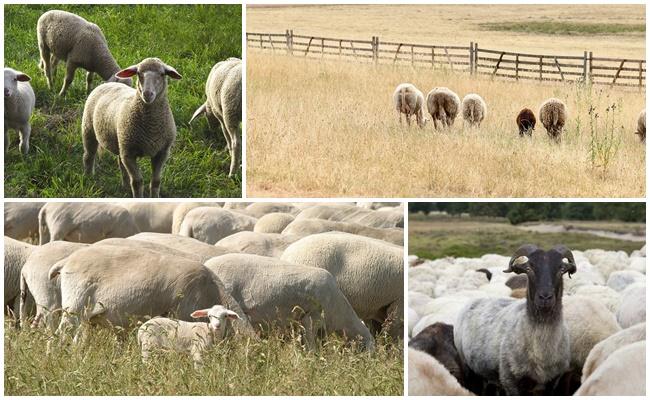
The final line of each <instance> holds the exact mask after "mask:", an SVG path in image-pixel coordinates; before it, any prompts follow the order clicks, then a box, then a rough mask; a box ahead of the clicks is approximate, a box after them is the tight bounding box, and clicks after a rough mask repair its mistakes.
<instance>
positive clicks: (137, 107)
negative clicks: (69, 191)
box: [81, 58, 182, 197]
mask: <svg viewBox="0 0 650 400" xmlns="http://www.w3.org/2000/svg"><path fill="white" fill-rule="evenodd" d="M136 74H137V75H138V83H137V85H136V86H137V88H136V89H133V88H131V87H129V86H125V85H122V84H119V83H104V84H101V85H99V86H97V87H96V88H95V89H94V90H93V91H92V92H91V93H90V95H89V96H88V99H86V104H85V106H84V111H83V117H82V119H81V133H82V137H83V145H84V155H83V164H84V169H85V173H86V174H87V175H91V174H93V173H94V170H95V155H96V154H97V148H98V146H99V145H101V146H102V147H103V148H106V149H108V150H109V151H110V152H111V153H113V154H116V155H118V156H119V165H120V171H121V173H122V184H123V185H124V186H125V187H128V185H129V183H130V185H131V193H132V195H133V197H142V196H143V186H142V173H141V172H140V167H139V166H138V163H137V159H138V158H139V157H143V156H148V157H151V185H150V196H151V197H160V180H161V175H162V171H163V167H164V164H165V161H167V158H168V157H169V152H170V150H171V146H172V144H173V143H174V140H175V139H176V125H175V123H174V116H173V114H172V110H171V108H170V106H169V101H168V100H167V79H166V76H169V77H170V78H172V79H181V78H182V77H181V75H180V74H179V73H178V72H177V71H176V70H175V69H174V68H172V67H170V66H169V65H167V64H165V63H164V62H162V61H161V60H160V59H158V58H145V59H144V60H142V61H141V62H140V63H139V64H136V65H132V66H130V67H128V68H126V69H123V70H121V71H119V72H118V73H117V74H116V75H115V76H117V77H120V78H130V77H132V76H134V75H136Z"/></svg>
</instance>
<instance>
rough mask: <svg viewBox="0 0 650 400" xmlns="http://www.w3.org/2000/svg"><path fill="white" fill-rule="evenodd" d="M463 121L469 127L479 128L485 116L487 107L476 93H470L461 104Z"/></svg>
mask: <svg viewBox="0 0 650 400" xmlns="http://www.w3.org/2000/svg"><path fill="white" fill-rule="evenodd" d="M461 109H462V115H463V120H464V121H465V122H467V124H469V126H470V127H471V126H476V127H480V126H481V122H483V120H484V119H485V117H486V116H487V106H486V105H485V101H484V100H483V98H482V97H481V96H479V95H478V94H476V93H470V94H468V95H467V96H465V97H464V98H463V102H462V104H461Z"/></svg>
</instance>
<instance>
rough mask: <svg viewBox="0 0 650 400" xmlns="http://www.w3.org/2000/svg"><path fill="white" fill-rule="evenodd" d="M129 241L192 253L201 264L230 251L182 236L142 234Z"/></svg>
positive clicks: (131, 237)
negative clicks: (154, 244)
mask: <svg viewBox="0 0 650 400" xmlns="http://www.w3.org/2000/svg"><path fill="white" fill-rule="evenodd" d="M127 239H130V240H137V241H144V242H151V243H156V244H161V245H163V246H166V247H168V248H170V249H174V250H178V251H182V252H186V253H191V254H194V255H196V256H198V257H199V259H200V260H201V262H203V261H207V260H209V259H211V258H212V257H217V256H221V255H224V254H227V253H228V249H224V248H222V247H220V246H211V245H209V244H207V243H204V242H201V241H199V240H196V239H192V238H188V237H185V236H180V235H170V234H165V233H154V232H141V233H138V234H136V235H133V236H129V237H128V238H127Z"/></svg>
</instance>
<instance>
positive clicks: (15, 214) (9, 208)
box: [4, 202, 45, 240]
mask: <svg viewBox="0 0 650 400" xmlns="http://www.w3.org/2000/svg"><path fill="white" fill-rule="evenodd" d="M44 204H45V203H40V202H39V203H33V202H24V203H16V202H8V203H5V212H4V214H5V235H7V236H9V237H11V238H14V239H16V240H21V239H37V240H38V213H39V211H41V207H43V205H44Z"/></svg>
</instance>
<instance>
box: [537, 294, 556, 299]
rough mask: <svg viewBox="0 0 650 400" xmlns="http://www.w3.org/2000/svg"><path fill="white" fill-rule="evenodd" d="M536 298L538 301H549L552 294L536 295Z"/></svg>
mask: <svg viewBox="0 0 650 400" xmlns="http://www.w3.org/2000/svg"><path fill="white" fill-rule="evenodd" d="M537 298H538V299H540V300H551V299H552V298H553V293H538V294H537Z"/></svg>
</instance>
